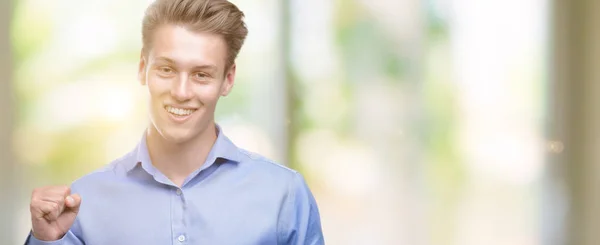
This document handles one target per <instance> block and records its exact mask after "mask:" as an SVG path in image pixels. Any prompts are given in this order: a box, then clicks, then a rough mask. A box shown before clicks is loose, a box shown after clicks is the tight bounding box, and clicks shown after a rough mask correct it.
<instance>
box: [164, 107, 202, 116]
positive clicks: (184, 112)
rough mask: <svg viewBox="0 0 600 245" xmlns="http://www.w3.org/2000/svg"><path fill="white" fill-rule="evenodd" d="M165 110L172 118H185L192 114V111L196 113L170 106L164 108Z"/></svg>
mask: <svg viewBox="0 0 600 245" xmlns="http://www.w3.org/2000/svg"><path fill="white" fill-rule="evenodd" d="M165 110H166V111H167V112H169V113H171V114H172V115H174V116H178V117H185V116H189V115H191V114H192V113H194V111H196V109H183V108H177V107H172V106H165Z"/></svg>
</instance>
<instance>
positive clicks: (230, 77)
mask: <svg viewBox="0 0 600 245" xmlns="http://www.w3.org/2000/svg"><path fill="white" fill-rule="evenodd" d="M234 81H235V63H234V64H233V65H231V67H230V68H229V70H228V71H227V73H226V74H225V81H223V86H221V96H227V95H228V94H229V92H231V89H232V88H233V84H234Z"/></svg>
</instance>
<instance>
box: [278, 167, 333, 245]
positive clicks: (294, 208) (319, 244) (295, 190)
mask: <svg viewBox="0 0 600 245" xmlns="http://www.w3.org/2000/svg"><path fill="white" fill-rule="evenodd" d="M278 235H279V241H278V243H279V244H281V245H323V244H325V241H324V238H323V231H322V229H321V218H320V215H319V209H318V207H317V203H316V201H315V198H314V197H313V195H312V193H311V191H310V189H309V188H308V185H307V184H306V182H305V181H304V178H303V177H302V175H300V174H299V173H296V174H295V175H294V181H293V182H292V184H291V185H290V186H289V188H288V193H287V197H286V198H285V201H284V203H283V206H282V209H281V211H280V215H279V220H278Z"/></svg>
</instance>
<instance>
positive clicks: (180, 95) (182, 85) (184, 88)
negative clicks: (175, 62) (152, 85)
mask: <svg viewBox="0 0 600 245" xmlns="http://www.w3.org/2000/svg"><path fill="white" fill-rule="evenodd" d="M171 96H173V98H174V99H176V100H177V101H187V100H190V99H191V98H192V96H193V93H192V88H191V84H190V81H189V79H188V76H187V75H186V74H183V73H182V74H181V76H180V77H179V78H178V79H177V81H175V82H174V83H173V87H172V88H171Z"/></svg>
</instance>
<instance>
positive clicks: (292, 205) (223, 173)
mask: <svg viewBox="0 0 600 245" xmlns="http://www.w3.org/2000/svg"><path fill="white" fill-rule="evenodd" d="M243 16H244V15H243V13H242V12H241V11H240V10H239V9H238V8H237V7H236V6H235V5H233V4H232V3H230V2H228V1H225V0H157V1H156V2H154V3H153V4H152V5H150V7H149V8H148V9H147V11H146V15H145V17H144V20H143V30H142V36H143V49H142V52H141V57H140V64H139V80H140V82H141V84H142V85H145V86H147V88H148V91H149V94H150V103H149V104H150V110H149V111H150V119H151V120H150V121H151V123H150V124H149V127H148V129H147V130H146V132H145V134H144V135H143V137H142V139H141V141H140V143H139V144H138V146H137V147H136V148H135V149H134V150H133V151H131V152H130V153H128V154H126V155H125V156H123V157H122V158H120V159H117V160H115V161H113V162H112V163H111V164H109V165H108V166H107V167H106V168H104V169H101V170H98V171H96V172H94V173H91V174H88V175H86V176H84V177H83V178H81V179H79V180H77V181H75V182H74V183H73V184H72V185H71V186H70V187H66V186H54V187H43V188H38V189H36V190H34V191H33V194H32V197H31V207H30V210H31V221H32V231H31V234H30V236H29V238H28V240H27V241H26V244H31V245H36V244H55V245H59V244H60V245H75V244H88V245H120V244H123V245H165V244H211V245H226V244H231V245H243V244H324V241H323V235H322V231H321V223H320V218H319V211H318V209H317V205H316V202H315V200H314V198H313V196H312V194H311V192H310V190H309V189H308V187H307V185H306V183H305V182H304V179H303V177H302V176H301V175H300V174H299V173H297V172H295V171H293V170H291V169H288V168H286V167H283V166H281V165H278V164H275V163H273V162H271V161H269V160H267V159H265V158H263V157H261V156H258V155H256V154H252V153H249V152H247V151H244V150H242V149H240V148H238V147H236V146H235V145H234V144H233V143H232V142H231V141H229V139H227V137H226V136H225V135H224V132H223V130H222V129H221V128H220V127H219V126H218V125H217V124H216V123H215V122H214V111H215V106H216V104H217V101H218V100H219V98H220V97H221V96H226V95H227V94H228V93H229V92H230V91H231V89H232V87H233V84H234V80H235V79H234V78H235V71H236V65H235V62H234V60H235V58H236V56H237V54H238V52H239V50H240V49H241V47H242V44H243V42H244V39H245V37H246V35H247V32H248V31H247V29H246V26H245V24H244V22H243Z"/></svg>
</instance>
